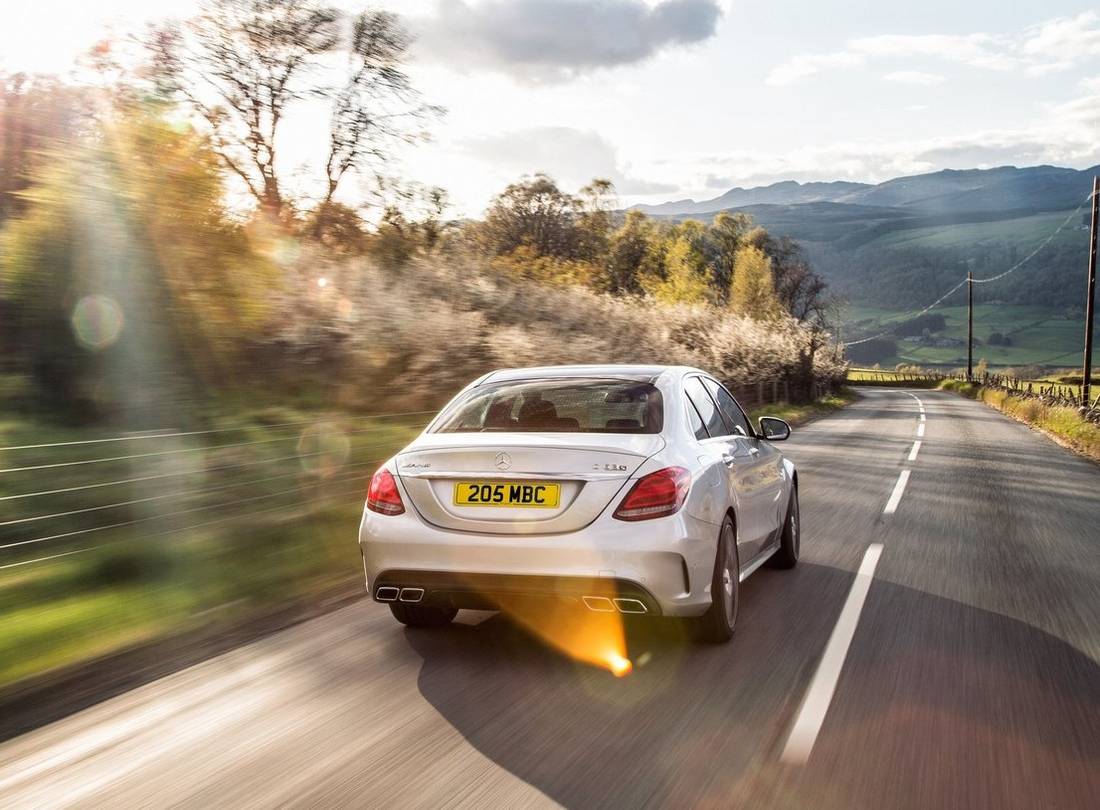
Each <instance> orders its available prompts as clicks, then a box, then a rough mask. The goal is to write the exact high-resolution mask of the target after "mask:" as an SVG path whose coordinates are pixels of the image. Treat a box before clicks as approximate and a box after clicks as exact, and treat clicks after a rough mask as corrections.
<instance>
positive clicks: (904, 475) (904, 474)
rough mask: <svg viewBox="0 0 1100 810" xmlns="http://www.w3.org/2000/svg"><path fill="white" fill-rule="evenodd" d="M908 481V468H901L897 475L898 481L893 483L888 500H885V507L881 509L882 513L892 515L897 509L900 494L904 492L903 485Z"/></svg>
mask: <svg viewBox="0 0 1100 810" xmlns="http://www.w3.org/2000/svg"><path fill="white" fill-rule="evenodd" d="M908 483H909V470H902V471H901V473H900V474H899V475H898V481H897V483H896V484H894V491H893V492H891V493H890V500H888V501H887V502H886V508H885V509H883V510H882V513H883V514H884V515H892V514H894V512H896V511H898V504H899V503H901V496H902V495H904V494H905V485H906V484H908Z"/></svg>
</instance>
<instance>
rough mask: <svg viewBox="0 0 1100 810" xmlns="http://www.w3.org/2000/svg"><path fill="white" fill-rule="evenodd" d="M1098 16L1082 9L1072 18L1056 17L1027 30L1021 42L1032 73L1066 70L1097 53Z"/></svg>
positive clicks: (1099, 37) (1099, 47) (1099, 44)
mask: <svg viewBox="0 0 1100 810" xmlns="http://www.w3.org/2000/svg"><path fill="white" fill-rule="evenodd" d="M1098 23H1100V15H1098V14H1097V13H1096V12H1094V11H1086V12H1084V13H1082V14H1078V15H1077V16H1076V17H1058V18H1056V19H1053V20H1048V21H1047V22H1045V23H1043V24H1041V25H1039V26H1036V27H1035V28H1033V29H1031V31H1030V32H1029V34H1028V36H1027V38H1026V40H1025V41H1024V43H1023V46H1022V50H1023V53H1024V55H1025V56H1026V57H1027V58H1029V59H1031V60H1033V63H1032V64H1031V65H1030V66H1029V71H1030V72H1032V73H1045V72H1049V71H1052V70H1066V69H1068V68H1071V67H1073V66H1074V65H1077V64H1080V63H1081V62H1085V61H1087V60H1089V59H1091V58H1093V57H1096V56H1100V25H1098Z"/></svg>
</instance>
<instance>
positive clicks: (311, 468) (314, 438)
mask: <svg viewBox="0 0 1100 810" xmlns="http://www.w3.org/2000/svg"><path fill="white" fill-rule="evenodd" d="M350 453H351V442H350V441H349V439H348V436H347V434H346V433H345V432H344V431H343V430H341V429H340V428H339V427H338V426H337V425H334V424H331V423H328V422H318V423H316V424H313V425H310V426H309V427H307V428H306V429H305V430H303V431H302V433H301V436H300V437H299V438H298V455H299V456H300V459H299V461H300V463H301V465H302V469H303V470H304V471H305V472H308V473H312V474H314V475H320V476H322V477H328V476H330V475H332V474H333V473H335V472H336V471H338V470H339V469H340V468H341V467H343V466H344V464H346V463H347V460H348V456H349V455H350Z"/></svg>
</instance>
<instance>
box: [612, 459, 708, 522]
mask: <svg viewBox="0 0 1100 810" xmlns="http://www.w3.org/2000/svg"><path fill="white" fill-rule="evenodd" d="M689 489H691V473H690V472H688V471H687V470H685V469H684V468H683V467H665V468H664V469H663V470H657V472H655V473H650V474H649V475H647V476H645V477H644V478H639V479H638V481H637V483H635V484H634V486H632V487H631V488H630V492H628V493H626V497H625V498H623V502H622V503H620V504H619V508H618V509H616V510H615V515H614V517H616V518H618V519H619V520H649V519H650V518H659V517H664V516H665V515H672V514H675V513H676V512H678V511H680V507H681V506H683V505H684V500H685V499H686V498H687V494H688V490H689Z"/></svg>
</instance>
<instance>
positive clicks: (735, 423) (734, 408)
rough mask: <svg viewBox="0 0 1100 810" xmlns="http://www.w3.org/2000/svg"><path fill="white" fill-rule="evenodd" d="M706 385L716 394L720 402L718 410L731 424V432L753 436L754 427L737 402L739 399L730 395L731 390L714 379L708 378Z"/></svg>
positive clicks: (716, 399) (715, 397) (715, 396)
mask: <svg viewBox="0 0 1100 810" xmlns="http://www.w3.org/2000/svg"><path fill="white" fill-rule="evenodd" d="M706 386H707V390H708V391H710V393H711V394H712V395H713V396H714V399H715V401H717V402H718V410H720V411H721V412H722V416H724V417H725V419H726V422H727V423H728V424H729V426H730V432H731V433H734V434H737V435H740V436H751V435H752V428H751V427H749V420H748V417H746V416H745V412H744V411H742V410H741V406H740V405H738V404H737V400H735V399H734V398H733V397H732V396H731V395H730V392H729V391H727V390H726V389H725V388H723V387H722V386H720V385H719V384H718V383H716V382H715V381H714V380H707V381H706Z"/></svg>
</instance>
